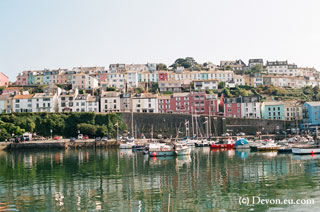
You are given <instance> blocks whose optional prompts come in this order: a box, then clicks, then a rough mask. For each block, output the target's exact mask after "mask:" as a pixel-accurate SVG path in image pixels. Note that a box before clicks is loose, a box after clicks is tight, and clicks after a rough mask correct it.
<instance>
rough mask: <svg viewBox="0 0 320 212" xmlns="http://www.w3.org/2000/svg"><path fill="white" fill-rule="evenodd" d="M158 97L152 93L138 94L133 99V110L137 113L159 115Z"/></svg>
mask: <svg viewBox="0 0 320 212" xmlns="http://www.w3.org/2000/svg"><path fill="white" fill-rule="evenodd" d="M157 97H158V95H157V94H151V93H141V94H136V95H134V96H133V97H132V110H133V112H137V113H141V112H142V113H158V98H157Z"/></svg>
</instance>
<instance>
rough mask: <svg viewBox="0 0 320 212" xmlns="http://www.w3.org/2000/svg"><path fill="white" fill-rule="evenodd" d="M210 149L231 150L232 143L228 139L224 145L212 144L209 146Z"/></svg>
mask: <svg viewBox="0 0 320 212" xmlns="http://www.w3.org/2000/svg"><path fill="white" fill-rule="evenodd" d="M210 147H211V148H212V149H233V148H234V141H233V140H231V139H228V140H227V141H226V142H225V143H213V144H211V146H210Z"/></svg>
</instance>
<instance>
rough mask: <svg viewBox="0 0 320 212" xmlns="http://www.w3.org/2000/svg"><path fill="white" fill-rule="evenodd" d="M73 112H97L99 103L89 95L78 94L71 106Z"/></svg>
mask: <svg viewBox="0 0 320 212" xmlns="http://www.w3.org/2000/svg"><path fill="white" fill-rule="evenodd" d="M73 111H74V112H99V102H98V100H97V98H96V97H95V96H91V94H78V95H77V96H76V98H75V101H74V104H73Z"/></svg>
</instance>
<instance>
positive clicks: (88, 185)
mask: <svg viewBox="0 0 320 212" xmlns="http://www.w3.org/2000/svg"><path fill="white" fill-rule="evenodd" d="M319 167H320V158H319V156H317V155H315V156H311V155H308V156H295V155H291V154H277V153H276V152H265V153H261V152H250V151H234V150H229V151H211V150H210V148H194V149H193V151H192V153H191V155H190V156H184V157H166V158H149V157H148V156H146V155H143V154H141V153H140V152H137V153H135V152H132V150H118V149H96V150H94V149H90V150H89V149H88V150H84V149H82V150H59V151H41V152H39V151H37V152H36V151H23V152H18V151H13V152H4V151H0V211H168V209H169V211H320V189H319V186H320V169H319ZM254 197H256V198H261V199H279V200H285V199H293V200H299V199H301V200H306V199H312V200H313V201H314V203H312V204H305V205H297V204H291V205H289V204H283V205H282V204H249V205H246V204H243V203H242V204H240V201H239V199H240V200H241V198H250V199H251V200H252V198H254ZM256 201H257V199H256ZM169 202H170V204H169ZM251 203H252V202H251Z"/></svg>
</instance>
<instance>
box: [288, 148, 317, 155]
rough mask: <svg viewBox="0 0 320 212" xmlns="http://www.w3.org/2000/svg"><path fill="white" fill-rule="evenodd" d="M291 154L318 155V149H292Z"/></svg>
mask: <svg viewBox="0 0 320 212" xmlns="http://www.w3.org/2000/svg"><path fill="white" fill-rule="evenodd" d="M292 153H293V154H296V155H308V154H311V155H312V154H320V148H319V147H309V148H292Z"/></svg>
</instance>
